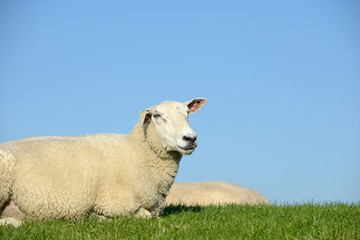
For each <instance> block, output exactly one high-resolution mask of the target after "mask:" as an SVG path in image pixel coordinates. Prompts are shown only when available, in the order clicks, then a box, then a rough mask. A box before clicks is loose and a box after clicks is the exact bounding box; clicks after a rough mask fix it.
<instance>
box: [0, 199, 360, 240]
mask: <svg viewBox="0 0 360 240" xmlns="http://www.w3.org/2000/svg"><path fill="white" fill-rule="evenodd" d="M0 239H360V202H359V203H351V204H347V203H339V202H333V203H304V204H296V203H295V204H273V205H271V206H265V205H258V206H248V205H235V204H234V205H228V206H209V207H199V206H193V207H185V206H180V205H176V206H169V207H167V208H165V211H164V214H163V216H162V217H160V218H152V219H150V218H147V219H144V218H138V219H136V218H129V217H116V218H113V219H111V220H110V219H108V220H102V221H100V220H99V218H97V217H96V216H92V215H90V216H89V217H83V218H81V219H78V220H46V221H34V220H32V221H30V220H27V221H25V222H24V224H23V225H22V226H21V227H19V228H14V227H12V226H0Z"/></svg>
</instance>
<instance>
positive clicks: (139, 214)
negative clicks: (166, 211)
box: [134, 207, 152, 217]
mask: <svg viewBox="0 0 360 240" xmlns="http://www.w3.org/2000/svg"><path fill="white" fill-rule="evenodd" d="M134 216H135V217H152V215H151V212H150V211H148V210H146V209H145V208H143V207H140V208H139V209H138V210H136V212H135V213H134Z"/></svg>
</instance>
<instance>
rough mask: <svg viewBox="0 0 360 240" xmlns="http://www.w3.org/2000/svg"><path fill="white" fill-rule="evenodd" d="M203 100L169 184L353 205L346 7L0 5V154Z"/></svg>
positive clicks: (358, 123)
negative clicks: (18, 144)
mask: <svg viewBox="0 0 360 240" xmlns="http://www.w3.org/2000/svg"><path fill="white" fill-rule="evenodd" d="M194 97H206V98H208V100H209V101H208V103H207V105H206V106H205V107H204V108H203V109H202V110H201V111H199V112H197V113H196V114H194V115H192V116H191V118H190V122H191V125H192V127H193V129H194V130H195V131H196V132H197V133H198V143H199V146H198V148H197V150H196V151H195V152H194V153H193V155H191V156H185V157H184V158H183V160H182V162H181V166H180V172H179V174H178V177H177V179H176V181H181V182H192V181H201V180H221V181H226V182H231V183H235V184H239V185H242V186H245V187H249V188H253V189H256V190H257V191H259V192H260V193H262V194H264V195H265V196H266V197H267V198H269V199H270V200H271V201H277V202H285V201H287V202H293V201H297V202H302V201H309V200H314V201H335V200H340V201H344V202H357V201H360V2H359V1H356V0H354V1H350V0H349V1H348V0H345V1H332V0H326V1H325V0H320V1H313V0H305V1H285V0H284V1H277V0H275V1H176V2H175V1H115V0H114V1H88V0H86V1H85V0H84V1H67V0H66V1H19V0H11V1H10V0H4V1H1V3H0V123H1V124H0V142H5V141H9V140H14V139H19V138H24V137H31V136H46V135H60V136H67V135H71V136H77V135H84V134H91V133H99V132H116V133H128V132H129V131H130V130H131V129H132V127H133V125H134V124H135V123H136V121H137V119H138V117H139V113H140V111H141V110H143V109H145V108H146V107H149V106H152V105H155V104H157V103H159V102H161V101H164V100H176V101H187V100H190V99H192V98H194Z"/></svg>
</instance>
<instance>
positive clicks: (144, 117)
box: [140, 108, 152, 126]
mask: <svg viewBox="0 0 360 240" xmlns="http://www.w3.org/2000/svg"><path fill="white" fill-rule="evenodd" d="M151 116H152V114H151V111H150V109H149V108H148V109H145V110H144V111H142V112H141V113H140V121H141V125H142V126H145V125H147V124H149V123H150V120H151Z"/></svg>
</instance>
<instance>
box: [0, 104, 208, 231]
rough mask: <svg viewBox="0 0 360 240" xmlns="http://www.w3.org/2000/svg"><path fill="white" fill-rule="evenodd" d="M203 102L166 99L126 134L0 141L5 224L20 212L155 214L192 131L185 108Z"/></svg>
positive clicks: (188, 149) (191, 142)
mask: <svg viewBox="0 0 360 240" xmlns="http://www.w3.org/2000/svg"><path fill="white" fill-rule="evenodd" d="M206 102H207V100H206V99H205V98H196V99H193V100H191V101H189V102H186V103H180V102H170V101H165V102H162V103H160V104H159V105H156V106H153V107H150V108H147V109H146V110H144V111H143V112H141V114H140V118H139V120H138V122H137V124H136V125H135V126H134V128H133V129H132V131H131V132H130V134H129V135H121V134H96V135H87V136H81V137H34V138H25V139H20V140H16V141H10V142H5V143H3V144H0V213H1V218H2V219H1V220H0V222H1V223H3V224H7V223H12V222H14V221H21V220H23V219H24V218H38V219H43V218H78V217H80V216H83V215H86V214H89V213H94V214H96V215H99V216H106V217H112V216H118V215H128V216H143V217H144V216H151V217H154V216H159V215H160V214H161V212H162V210H163V208H164V207H165V197H166V196H167V195H168V192H169V189H170V186H171V185H172V184H173V182H174V178H175V176H176V174H177V171H178V168H179V161H180V159H181V157H182V155H183V154H185V155H189V154H191V153H192V152H193V151H194V149H195V147H196V146H197V142H196V133H195V132H194V131H193V130H192V129H191V127H190V125H189V122H188V114H189V113H194V112H196V111H197V110H199V109H200V108H201V107H203V106H204V104H205V103H206Z"/></svg>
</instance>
